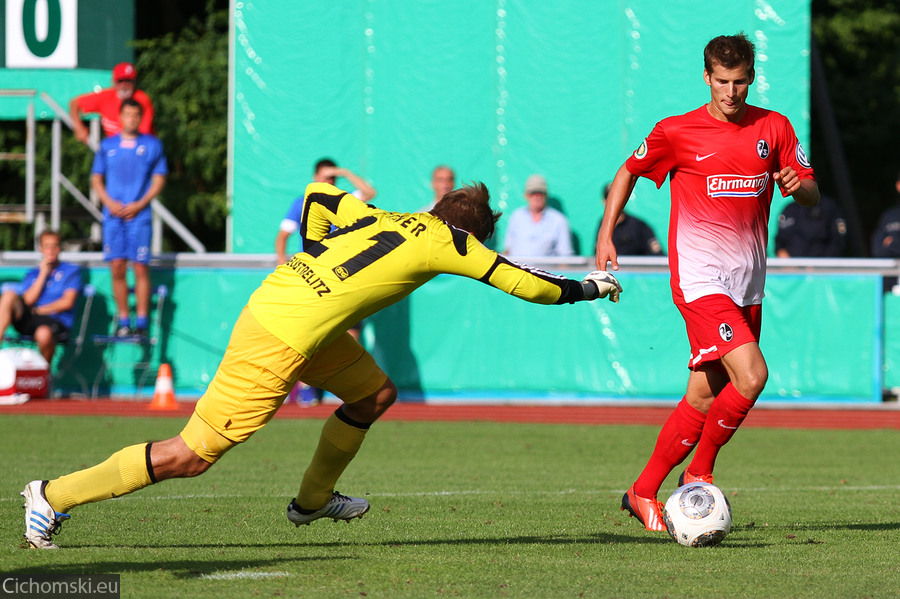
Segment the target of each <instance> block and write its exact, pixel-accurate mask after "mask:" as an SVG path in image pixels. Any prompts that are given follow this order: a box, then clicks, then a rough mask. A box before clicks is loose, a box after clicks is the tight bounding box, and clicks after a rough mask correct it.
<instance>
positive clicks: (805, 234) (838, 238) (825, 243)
mask: <svg viewBox="0 0 900 599" xmlns="http://www.w3.org/2000/svg"><path fill="white" fill-rule="evenodd" d="M846 250H847V222H846V221H845V220H844V217H843V215H842V214H841V209H840V208H839V207H838V205H837V202H835V201H834V200H833V199H832V198H830V197H828V196H826V195H822V196H820V198H819V203H818V204H816V205H815V206H811V207H807V206H801V205H800V204H798V203H796V202H788V204H787V206H785V207H784V210H783V211H782V213H781V216H779V217H778V233H777V234H776V235H775V255H776V256H778V257H779V258H792V257H793V258H839V257H841V256H843V255H844V253H845V252H846Z"/></svg>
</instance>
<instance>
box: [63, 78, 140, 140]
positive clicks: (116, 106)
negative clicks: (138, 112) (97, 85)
mask: <svg viewBox="0 0 900 599" xmlns="http://www.w3.org/2000/svg"><path fill="white" fill-rule="evenodd" d="M112 78H113V87H108V88H106V89H103V90H100V91H98V92H88V93H86V94H82V95H80V96H76V97H74V98H72V100H71V101H70V102H69V114H70V115H71V116H72V121H73V126H72V130H73V131H74V133H75V139H77V140H78V141H80V142H83V143H86V142H87V138H88V128H87V127H85V126H84V123H82V122H81V115H82V114H87V113H92V112H96V113H100V124H101V125H102V126H103V134H104V135H105V136H106V137H111V136H113V135H116V134H117V133H119V132H120V131H121V130H122V124H121V123H120V122H119V112H120V111H121V108H122V101H123V100H127V99H128V98H134V99H135V100H136V101H137V102H138V103H139V104H140V105H141V107H142V108H143V114H144V116H143V117H142V118H141V124H140V127H139V128H138V131H139V132H140V133H142V134H146V133H153V104H152V103H151V102H150V97H149V96H148V95H147V94H145V93H144V92H143V91H142V90H139V89H137V87H136V85H135V79H136V78H137V71H136V70H135V68H134V65H133V64H131V63H130V62H120V63H119V64H117V65H116V66H115V67H114V68H113V77H112Z"/></svg>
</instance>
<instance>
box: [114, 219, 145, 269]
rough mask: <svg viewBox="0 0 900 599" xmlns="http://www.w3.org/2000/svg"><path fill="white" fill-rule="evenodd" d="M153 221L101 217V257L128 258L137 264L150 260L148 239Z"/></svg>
mask: <svg viewBox="0 0 900 599" xmlns="http://www.w3.org/2000/svg"><path fill="white" fill-rule="evenodd" d="M152 237H153V223H152V222H151V221H150V220H143V219H140V220H138V219H134V218H133V219H131V220H122V219H121V218H110V217H107V218H105V219H103V259H104V260H106V261H107V262H109V261H110V260H130V261H132V262H137V263H138V264H147V263H148V262H150V240H151V239H152Z"/></svg>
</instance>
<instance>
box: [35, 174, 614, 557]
mask: <svg viewBox="0 0 900 599" xmlns="http://www.w3.org/2000/svg"><path fill="white" fill-rule="evenodd" d="M489 200H490V198H489V195H488V191H487V188H485V186H484V185H483V184H480V183H479V184H474V185H472V186H467V187H463V188H461V189H456V190H454V191H451V192H450V193H448V194H446V195H445V196H444V197H443V198H442V199H441V201H440V202H438V203H437V204H436V205H435V207H434V208H433V209H432V210H431V212H429V213H416V214H409V213H399V212H387V211H385V210H379V209H377V208H374V207H372V206H370V205H367V204H364V203H363V202H361V201H359V200H358V199H356V198H355V197H353V196H352V195H350V194H348V193H345V192H343V191H341V190H339V189H337V188H336V187H333V186H331V185H328V184H325V183H313V184H311V185H309V186H308V187H307V188H306V196H305V206H304V215H303V220H302V222H301V225H300V235H301V237H302V238H303V251H302V252H300V253H299V254H296V255H295V256H294V257H293V258H292V259H291V260H289V261H288V262H287V263H286V264H283V265H281V266H279V267H278V268H276V269H275V271H274V272H272V274H270V275H269V276H268V278H266V280H265V281H263V283H262V285H261V286H260V287H259V289H257V290H256V291H255V292H254V293H253V295H251V296H250V301H249V302H248V304H247V306H246V307H245V308H244V310H243V312H242V313H241V315H240V317H239V318H238V321H237V323H235V326H234V330H233V331H232V334H231V339H230V341H229V343H228V348H227V349H226V351H225V356H224V357H223V359H222V363H221V364H220V365H219V369H218V371H217V372H216V375H215V377H214V378H213V380H212V382H211V383H210V385H209V388H208V389H207V390H206V393H205V394H204V395H203V397H201V398H200V400H199V401H198V402H197V406H196V408H195V410H194V414H193V416H192V417H191V419H190V421H189V422H188V423H187V425H186V426H185V427H184V430H182V431H181V433H180V434H179V435H178V436H175V437H172V438H171V439H167V440H165V441H157V442H151V443H141V444H138V445H132V446H129V447H126V448H124V449H122V450H120V451H118V452H117V453H114V454H113V455H112V456H110V457H109V458H108V459H107V460H106V461H105V462H102V463H100V464H98V465H96V466H93V467H91V468H88V469H86V470H80V471H78V472H74V473H72V474H68V475H65V476H62V477H60V478H57V479H54V480H50V481H46V480H35V481H32V482H30V483H28V485H26V487H25V490H24V491H23V492H22V495H23V496H24V497H25V526H26V530H25V539H26V540H27V541H28V543H29V544H30V545H31V546H32V547H37V548H42V549H54V548H56V545H55V544H54V543H53V542H52V540H51V534H53V533H55V532H58V530H59V527H60V524H61V522H62V521H63V520H65V519H67V518H68V517H69V515H68V512H69V510H71V509H72V508H73V507H76V506H79V505H82V504H85V503H90V502H94V501H100V500H103V499H109V498H112V497H120V496H122V495H125V494H128V493H131V492H133V491H137V490H138V489H142V488H144V487H146V486H148V485H150V484H153V483H156V482H159V481H162V480H165V479H168V478H178V477H191V476H197V475H199V474H202V473H203V472H205V471H206V470H207V469H208V468H209V467H210V466H211V465H212V464H214V463H215V462H216V460H218V459H219V458H220V457H222V455H224V454H225V452H226V451H228V450H229V449H231V448H232V447H234V446H235V445H237V444H238V443H242V442H244V441H246V440H247V439H248V438H249V437H250V435H252V434H253V433H254V432H256V431H257V430H259V429H260V428H261V427H263V426H264V425H265V424H266V422H268V421H269V419H271V418H272V416H273V415H274V414H275V412H276V411H277V410H278V408H279V407H280V406H281V404H282V402H283V401H284V399H285V397H286V396H287V394H288V392H289V391H290V390H291V388H292V387H293V386H294V384H295V383H296V382H297V381H298V380H302V381H303V382H305V383H307V384H309V385H311V386H314V387H319V388H322V389H325V390H327V391H329V392H331V393H333V394H334V395H336V396H337V397H338V398H340V399H341V400H342V401H343V404H342V405H341V406H340V407H339V408H337V410H335V412H334V413H333V414H332V415H331V416H330V417H329V418H328V420H327V421H326V422H325V425H324V427H323V429H322V434H321V438H320V440H319V445H318V447H317V449H316V451H315V453H314V455H313V458H312V461H311V463H310V465H309V467H308V468H307V470H306V473H305V474H304V476H303V480H302V482H301V484H300V491H299V493H298V494H297V497H296V498H295V499H294V500H292V501H291V502H290V504H289V505H288V508H287V517H288V519H289V520H290V521H291V522H293V523H295V524H297V525H298V526H299V525H300V524H308V523H310V522H312V521H313V520H316V519H318V518H323V517H327V518H332V519H334V520H351V519H353V518H357V517H360V516H362V515H363V514H364V513H366V511H368V509H369V503H368V501H366V500H365V499H360V498H355V497H348V496H345V495H341V494H340V493H337V492H335V491H334V486H335V483H336V482H337V479H338V478H339V477H340V475H341V473H343V471H344V469H345V468H346V467H347V465H348V464H349V463H350V461H351V460H352V459H353V456H354V455H356V452H357V450H358V449H359V447H360V445H361V444H362V442H363V439H364V437H365V435H366V432H367V431H368V429H369V426H371V424H372V423H373V422H375V420H377V419H378V417H379V416H381V415H382V414H383V413H384V412H385V410H387V409H388V408H389V407H390V406H391V404H392V403H393V402H394V400H395V399H396V398H397V388H396V387H395V386H394V384H393V383H392V382H391V380H390V379H389V378H388V377H387V375H385V373H384V372H383V371H382V370H381V369H380V368H379V367H378V365H377V364H375V361H374V360H373V359H372V356H370V355H369V353H368V352H366V350H365V349H363V347H362V346H361V345H360V344H359V343H358V342H356V341H355V340H354V339H353V337H351V336H350V334H349V333H347V332H346V330H347V327H349V326H350V325H352V324H353V323H355V322H359V321H360V320H361V319H363V318H365V317H367V316H370V315H371V314H373V313H375V312H377V311H378V310H380V309H382V308H384V307H385V306H388V305H390V304H393V303H394V302H397V301H399V300H401V299H403V298H404V297H406V296H407V295H409V294H410V293H411V292H412V291H413V290H414V289H416V288H417V287H419V286H420V285H423V284H424V283H426V282H428V281H429V280H430V279H432V278H434V277H435V276H437V275H439V274H441V273H449V274H456V275H462V276H466V277H471V278H473V279H477V280H479V281H482V282H484V283H487V284H488V285H491V286H493V287H496V288H498V289H500V290H502V291H505V292H506V293H509V294H511V295H514V296H516V297H519V298H521V299H524V300H527V301H530V302H535V303H541V304H564V303H572V302H577V301H581V300H593V299H597V298H599V297H606V296H607V295H608V296H609V297H610V299H611V300H612V301H618V297H619V292H620V291H621V287H620V286H619V283H618V281H616V279H615V278H614V277H613V276H612V275H610V274H609V273H606V272H603V271H597V272H594V273H591V274H589V275H587V277H586V278H585V280H584V281H574V280H570V279H566V278H564V277H560V276H556V275H553V274H550V273H547V272H543V271H539V270H532V269H529V268H527V267H524V266H520V265H517V264H515V263H513V262H510V261H509V260H507V259H505V258H504V257H503V256H500V255H498V254H497V253H496V252H494V251H492V250H489V249H487V248H486V247H484V245H482V242H483V241H485V240H486V239H488V238H489V237H490V236H491V235H492V234H493V232H494V225H495V223H496V222H497V219H498V218H499V217H500V214H499V213H495V212H493V211H492V210H491V208H490V204H489Z"/></svg>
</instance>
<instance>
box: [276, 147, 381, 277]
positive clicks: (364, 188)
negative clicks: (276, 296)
mask: <svg viewBox="0 0 900 599" xmlns="http://www.w3.org/2000/svg"><path fill="white" fill-rule="evenodd" d="M338 177H343V178H344V179H347V180H348V181H349V182H350V183H352V184H353V186H354V188H355V189H354V190H353V191H351V192H350V193H351V194H352V195H354V196H355V197H357V198H359V199H360V200H362V201H363V202H370V201H372V198H374V197H375V194H377V193H378V192H377V191H376V190H375V188H374V187H372V186H371V185H370V184H369V182H368V181H366V180H365V179H363V178H362V177H360V176H359V175H357V174H356V173H354V172H353V171H351V170H350V169H347V168H340V167H338V166H337V164H335V162H334V161H333V160H331V159H330V158H323V159H321V160H319V161H318V162H317V163H316V166H315V169H314V170H313V182H315V183H328V184H329V185H334V184H335V182H336V181H337V178H338ZM301 220H303V196H300V197H299V198H297V199H296V200H294V201H293V203H292V204H291V207H290V208H288V211H287V214H286V215H285V217H284V220H282V221H281V225H280V226H279V227H278V234H277V235H276V236H275V254H276V255H277V256H278V264H284V263H285V262H287V261H288V254H287V241H288V238H289V237H290V236H291V235H292V234H293V233H294V231H297V230H298V229H299V228H300V221H301ZM302 250H303V248H300V249H299V250H298V251H302Z"/></svg>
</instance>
